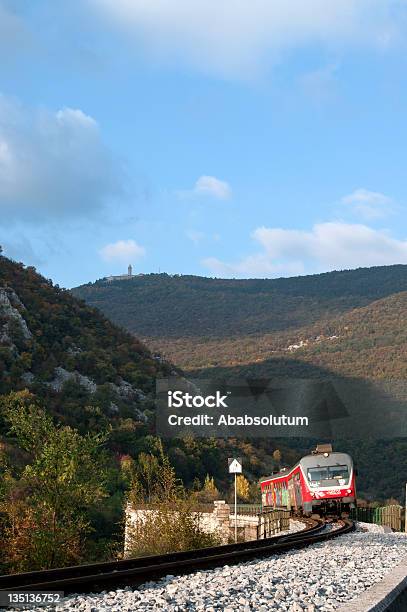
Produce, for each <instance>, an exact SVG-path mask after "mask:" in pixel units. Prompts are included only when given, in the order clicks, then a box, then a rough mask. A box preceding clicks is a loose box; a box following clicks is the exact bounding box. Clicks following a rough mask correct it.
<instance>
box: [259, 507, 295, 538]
mask: <svg viewBox="0 0 407 612" xmlns="http://www.w3.org/2000/svg"><path fill="white" fill-rule="evenodd" d="M258 519H259V522H258V525H257V539H258V540H260V539H263V538H270V537H271V536H273V535H275V534H276V533H280V532H281V531H288V530H289V528H290V511H289V510H286V509H277V510H265V511H263V512H260V514H259V515H258Z"/></svg>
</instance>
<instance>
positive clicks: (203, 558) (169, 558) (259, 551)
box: [0, 519, 354, 594]
mask: <svg viewBox="0 0 407 612" xmlns="http://www.w3.org/2000/svg"><path fill="white" fill-rule="evenodd" d="M340 522H341V523H342V527H340V528H339V529H336V530H331V531H326V530H325V527H326V525H325V523H323V522H322V521H315V520H312V521H311V520H310V521H308V525H309V527H308V528H307V529H304V530H302V531H299V532H296V533H292V534H287V535H281V536H275V537H272V538H265V539H262V540H253V541H249V542H241V543H238V544H226V545H223V546H215V547H210V548H201V549H197V550H192V551H185V552H178V553H168V554H165V555H154V556H149V557H139V558H136V559H125V560H122V561H113V562H104V563H95V564H89V565H79V566H73V567H66V568H58V569H52V570H41V571H37V572H26V573H22V574H12V575H5V576H0V592H1V591H10V590H12V591H63V592H64V593H65V594H70V593H89V592H100V591H104V590H106V589H112V588H118V587H123V586H128V585H132V586H136V585H139V584H142V583H144V582H147V581H150V580H157V579H159V578H162V577H163V576H166V575H168V574H172V575H176V574H177V575H179V574H184V573H192V572H194V571H197V570H200V569H209V568H214V567H220V566H222V565H226V564H229V565H231V564H234V563H239V562H242V561H247V560H251V559H256V558H259V557H265V556H268V555H271V554H276V553H280V552H285V551H286V550H289V549H292V548H299V547H303V546H307V545H309V544H314V543H316V542H322V541H325V540H328V539H331V538H334V537H337V536H339V535H341V534H344V533H349V532H351V531H352V530H353V529H354V523H353V521H349V520H343V519H342V520H341V521H340Z"/></svg>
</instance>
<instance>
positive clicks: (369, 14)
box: [88, 0, 405, 78]
mask: <svg viewBox="0 0 407 612" xmlns="http://www.w3.org/2000/svg"><path fill="white" fill-rule="evenodd" d="M88 2H89V4H90V5H93V7H94V9H95V10H96V11H97V13H98V14H99V15H100V14H101V15H102V17H104V18H105V21H106V23H108V25H109V26H112V25H115V26H116V27H118V28H119V29H120V31H121V32H125V33H127V34H128V35H129V38H131V40H132V41H133V43H134V44H135V45H136V46H137V48H138V49H140V48H141V49H144V50H145V51H146V52H147V53H148V54H149V55H150V57H151V58H152V59H153V60H158V61H161V62H166V63H168V62H171V61H172V62H174V61H175V62H178V63H180V62H181V63H184V64H187V65H191V66H193V67H196V68H198V69H200V70H202V71H204V72H211V73H215V74H217V75H220V76H226V77H236V76H238V77H241V76H244V77H245V78H246V77H248V76H252V75H253V72H256V71H257V70H258V69H259V68H261V67H262V66H263V65H264V64H268V63H270V62H273V61H279V60H280V58H281V54H282V52H285V51H292V50H293V49H295V48H299V47H304V46H305V45H311V44H312V45H315V44H320V45H321V44H322V45H324V46H325V47H327V48H331V49H332V48H335V49H336V48H338V46H340V47H342V48H343V49H347V48H349V47H350V46H351V45H354V46H366V45H367V46H374V47H379V48H380V47H387V46H389V45H390V44H392V43H393V42H394V40H397V39H398V36H399V32H398V28H399V25H400V23H401V21H402V20H401V19H400V18H399V14H400V12H401V11H403V9H404V8H405V7H404V6H403V4H404V3H403V2H402V3H401V4H400V3H399V2H395V1H392V0H330V1H329V2H327V1H326V0H307V2H304V0H273V1H270V0H194V2H191V0H172V1H171V2H169V1H168V0H154V1H153V2H152V1H151V0H137V1H134V0H88Z"/></svg>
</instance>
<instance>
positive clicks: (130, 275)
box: [105, 264, 136, 283]
mask: <svg viewBox="0 0 407 612" xmlns="http://www.w3.org/2000/svg"><path fill="white" fill-rule="evenodd" d="M135 276H136V275H135V274H133V268H132V265H131V264H129V267H128V268H127V274H119V275H118V276H107V277H106V279H105V282H106V283H112V282H113V281H117V280H130V279H131V278H135Z"/></svg>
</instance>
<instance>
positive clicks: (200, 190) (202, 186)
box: [194, 176, 232, 200]
mask: <svg viewBox="0 0 407 612" xmlns="http://www.w3.org/2000/svg"><path fill="white" fill-rule="evenodd" d="M194 193H195V194H197V195H208V196H212V197H213V198H216V199H218V200H227V199H228V198H230V196H231V195H232V190H231V188H230V185H229V183H227V182H226V181H221V180H220V179H218V178H216V177H215V176H201V177H200V178H199V179H198V180H197V182H196V183H195V187H194Z"/></svg>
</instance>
